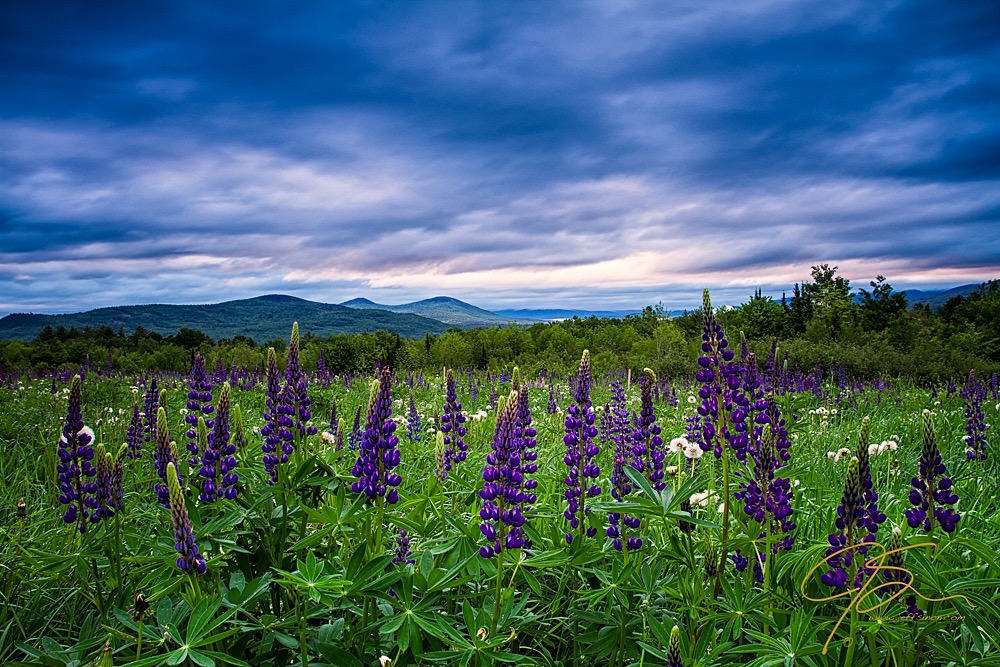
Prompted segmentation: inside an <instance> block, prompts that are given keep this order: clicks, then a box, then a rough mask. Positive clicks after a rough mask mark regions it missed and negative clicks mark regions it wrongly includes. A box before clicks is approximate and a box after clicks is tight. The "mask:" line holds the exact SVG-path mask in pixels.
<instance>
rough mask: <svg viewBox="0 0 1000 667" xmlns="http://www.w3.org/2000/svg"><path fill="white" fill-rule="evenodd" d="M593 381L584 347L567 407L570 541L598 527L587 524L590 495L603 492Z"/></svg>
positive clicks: (588, 353) (566, 494) (567, 480)
mask: <svg viewBox="0 0 1000 667" xmlns="http://www.w3.org/2000/svg"><path fill="white" fill-rule="evenodd" d="M590 385H591V376H590V352H589V351H588V350H584V351H583V358H582V359H581V360H580V372H579V374H578V376H577V383H576V394H575V396H574V402H573V403H572V404H570V406H569V408H567V410H566V423H565V428H566V435H565V436H564V437H563V442H564V443H565V444H566V456H565V457H564V458H563V462H564V463H565V464H566V465H567V466H568V467H569V475H568V476H567V477H566V479H565V482H566V486H567V487H568V488H567V489H566V490H565V491H563V497H564V498H566V504H567V507H566V509H565V510H564V511H563V516H565V517H566V520H567V521H568V522H569V526H570V531H569V532H567V533H566V535H565V537H566V543H567V544H570V543H572V542H573V533H574V532H576V531H579V533H580V535H581V537H582V536H584V535H586V536H587V537H593V536H594V535H596V534H597V529H596V528H594V527H592V526H588V525H587V515H588V514H590V508H589V507H587V499H588V498H595V497H597V496H599V495H600V494H601V487H600V486H598V484H597V478H598V476H599V475H600V474H601V469H600V467H599V466H598V465H597V464H596V463H595V462H594V458H595V457H596V456H597V455H598V454H600V452H601V448H600V447H599V446H598V445H597V443H595V442H594V441H593V440H594V438H595V437H596V436H597V427H596V426H594V422H595V421H596V419H597V415H596V414H595V413H594V408H593V405H592V403H591V400H590ZM588 480H590V481H588Z"/></svg>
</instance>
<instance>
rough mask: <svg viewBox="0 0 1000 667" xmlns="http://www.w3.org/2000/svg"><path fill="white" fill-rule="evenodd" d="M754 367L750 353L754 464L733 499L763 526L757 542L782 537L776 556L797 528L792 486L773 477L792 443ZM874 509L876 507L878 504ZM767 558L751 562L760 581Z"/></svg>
mask: <svg viewBox="0 0 1000 667" xmlns="http://www.w3.org/2000/svg"><path fill="white" fill-rule="evenodd" d="M756 367H757V364H756V359H755V358H754V355H753V353H750V354H748V355H747V366H746V371H745V376H749V378H748V379H747V380H745V381H744V390H745V391H746V392H747V394H748V398H749V399H750V400H749V402H748V406H749V408H750V411H749V412H748V413H747V419H746V422H745V424H746V425H747V426H748V434H749V438H748V447H747V452H748V453H749V457H750V460H751V463H752V464H753V465H752V467H748V468H745V469H743V470H742V471H740V472H739V474H740V475H741V477H742V478H743V480H744V481H743V482H742V483H741V485H740V490H739V491H737V492H736V493H734V494H733V497H734V498H735V499H736V500H742V501H743V503H744V507H743V511H744V513H745V514H746V515H747V516H749V517H750V518H752V519H753V520H754V521H756V522H757V523H758V524H760V526H761V527H762V531H761V532H760V534H759V535H758V538H759V539H765V538H767V537H768V536H772V537H773V536H777V535H782V534H783V535H784V538H783V539H781V540H780V541H778V542H775V543H774V544H773V545H772V547H771V553H777V552H778V549H779V548H782V549H785V550H789V549H791V548H792V544H793V540H794V538H793V537H792V535H791V534H790V533H791V532H792V531H793V530H794V529H795V527H796V526H795V524H794V523H793V522H792V521H791V516H792V507H791V500H792V487H791V483H790V482H789V480H788V479H785V478H783V477H778V476H776V474H775V473H776V471H777V470H778V469H780V468H781V467H782V466H783V465H784V464H785V463H786V462H787V461H788V459H789V458H790V456H789V452H788V449H789V447H790V444H791V443H790V442H789V440H788V430H787V429H786V428H785V420H784V419H782V417H781V411H780V409H779V408H778V404H777V402H776V401H775V400H774V397H773V394H772V396H771V398H770V399H765V398H763V396H762V395H761V394H758V393H757V388H758V387H759V386H760V381H759V379H758V378H755V377H753V376H754V375H755V373H756ZM866 453H867V450H866ZM875 500H877V497H876V498H875ZM873 502H874V501H873ZM875 507H876V508H877V505H875ZM876 529H877V525H876ZM741 558H742V557H741ZM766 559H767V554H764V553H759V552H758V553H757V555H756V558H755V560H754V574H755V576H756V579H757V580H758V581H760V582H763V580H764V572H763V569H762V567H761V564H762V563H763V562H764V561H765V560H766ZM734 563H735V564H736V566H737V567H736V569H737V571H743V569H744V568H745V567H746V566H747V559H742V560H740V559H736V558H735V557H734Z"/></svg>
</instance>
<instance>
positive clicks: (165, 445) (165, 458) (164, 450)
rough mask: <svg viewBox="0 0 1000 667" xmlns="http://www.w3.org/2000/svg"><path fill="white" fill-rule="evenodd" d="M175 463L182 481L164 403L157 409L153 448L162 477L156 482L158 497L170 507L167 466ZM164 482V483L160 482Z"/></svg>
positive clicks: (164, 397)
mask: <svg viewBox="0 0 1000 667" xmlns="http://www.w3.org/2000/svg"><path fill="white" fill-rule="evenodd" d="M166 393H167V392H166V390H164V391H163V392H162V394H161V397H160V401H161V403H164V404H165V403H166V396H165V394H166ZM170 464H173V466H174V471H175V474H176V475H177V479H178V481H180V472H178V471H177V450H176V449H175V445H174V443H173V442H172V441H171V440H170V429H169V428H168V427H167V410H166V408H165V407H163V406H162V405H161V406H160V407H159V408H157V409H156V449H154V450H153V465H154V466H155V468H156V475H157V477H159V478H160V481H159V482H156V484H155V485H154V488H155V489H156V499H157V500H158V501H159V502H160V504H161V505H163V506H164V507H167V508H169V507H170V486H169V480H168V474H167V468H168V466H169V465H170ZM160 482H162V484H161V483H160Z"/></svg>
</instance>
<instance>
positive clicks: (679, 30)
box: [0, 0, 1000, 314]
mask: <svg viewBox="0 0 1000 667" xmlns="http://www.w3.org/2000/svg"><path fill="white" fill-rule="evenodd" d="M998 34H1000V6H996V5H994V4H993V3H965V2H956V3H931V2H896V3H871V2H846V3H835V4H833V5H831V4H830V3H821V2H799V1H780V0H773V1H764V0H761V1H759V2H743V3H705V2H690V3H686V2H677V3H654V2H649V3H645V2H626V3H596V2H595V3H579V2H565V3H487V2H478V3H474V2H468V3H453V2H429V3H386V4H376V5H371V4H369V3H356V4H355V3H328V2H303V3H295V4H294V5H284V4H278V3H249V4H239V3H228V2H227V3H223V2H218V3H204V2H197V3H196V2H189V1H186V0H177V1H174V2H150V3H124V2H123V3H114V2H109V3H96V4H95V3H76V2H67V3H64V4H58V3H41V4H39V3H35V4H31V3H7V4H5V5H4V7H3V8H2V9H0V289H2V292H0V314H3V313H5V312H23V311H33V312H63V311H73V310H84V309H88V308H93V307H98V306H105V305H119V304H131V303H149V302H171V303H188V302H198V303H205V302H215V301H222V300H226V299H232V298H243V297H248V296H254V295H258V294H265V293H274V292H279V293H288V294H294V295H296V296H300V297H303V298H309V299H315V300H320V301H326V302H339V301H343V300H346V299H349V298H353V297H358V296H364V297H368V298H371V299H373V300H375V301H381V302H386V303H392V302H402V301H409V300H414V299H420V298H426V297H430V296H434V295H438V294H448V295H450V296H455V297H458V298H462V299H465V300H467V301H471V302H473V303H475V304H477V305H481V306H484V307H496V308H500V307H514V308H517V307H536V306H537V307H542V306H545V307H559V306H563V307H574V308H578V307H593V308H606V307H642V306H643V305H646V304H650V303H657V302H660V301H662V302H664V304H665V305H666V306H667V307H669V308H683V307H691V306H695V305H696V304H697V303H698V301H699V299H700V290H701V288H702V287H710V288H712V289H713V290H717V291H718V294H719V295H720V296H721V298H722V300H727V299H728V300H730V301H731V302H736V303H738V302H739V301H741V300H743V299H744V298H745V297H746V296H747V295H749V294H750V293H751V292H752V290H753V289H754V288H756V287H762V288H764V290H765V292H768V293H775V294H780V292H781V290H782V289H786V288H788V287H789V286H790V285H791V284H792V283H794V282H797V281H802V280H803V279H808V277H809V269H810V266H812V265H814V264H818V263H821V262H828V263H830V264H835V265H838V266H839V267H840V270H841V272H842V273H843V274H844V275H846V276H847V277H848V278H850V279H851V280H852V281H854V283H855V284H856V285H858V286H865V285H866V284H867V281H869V280H871V279H873V278H874V277H875V274H876V273H881V274H884V275H886V276H888V277H889V279H890V281H891V282H892V283H893V284H894V285H896V286H897V287H907V286H910V287H934V286H944V285H954V284H960V283H965V282H978V281H980V280H984V279H988V278H993V277H997V275H998V274H1000V234H997V231H998V230H1000V74H998V72H1000V40H997V38H996V36H997V35H998ZM717 300H718V299H717Z"/></svg>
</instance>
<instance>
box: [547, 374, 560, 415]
mask: <svg viewBox="0 0 1000 667" xmlns="http://www.w3.org/2000/svg"><path fill="white" fill-rule="evenodd" d="M545 411H546V412H547V413H549V414H550V415H554V414H555V413H557V412H559V404H558V403H556V385H555V380H554V379H553V376H552V375H549V402H548V403H547V404H546V406H545Z"/></svg>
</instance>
